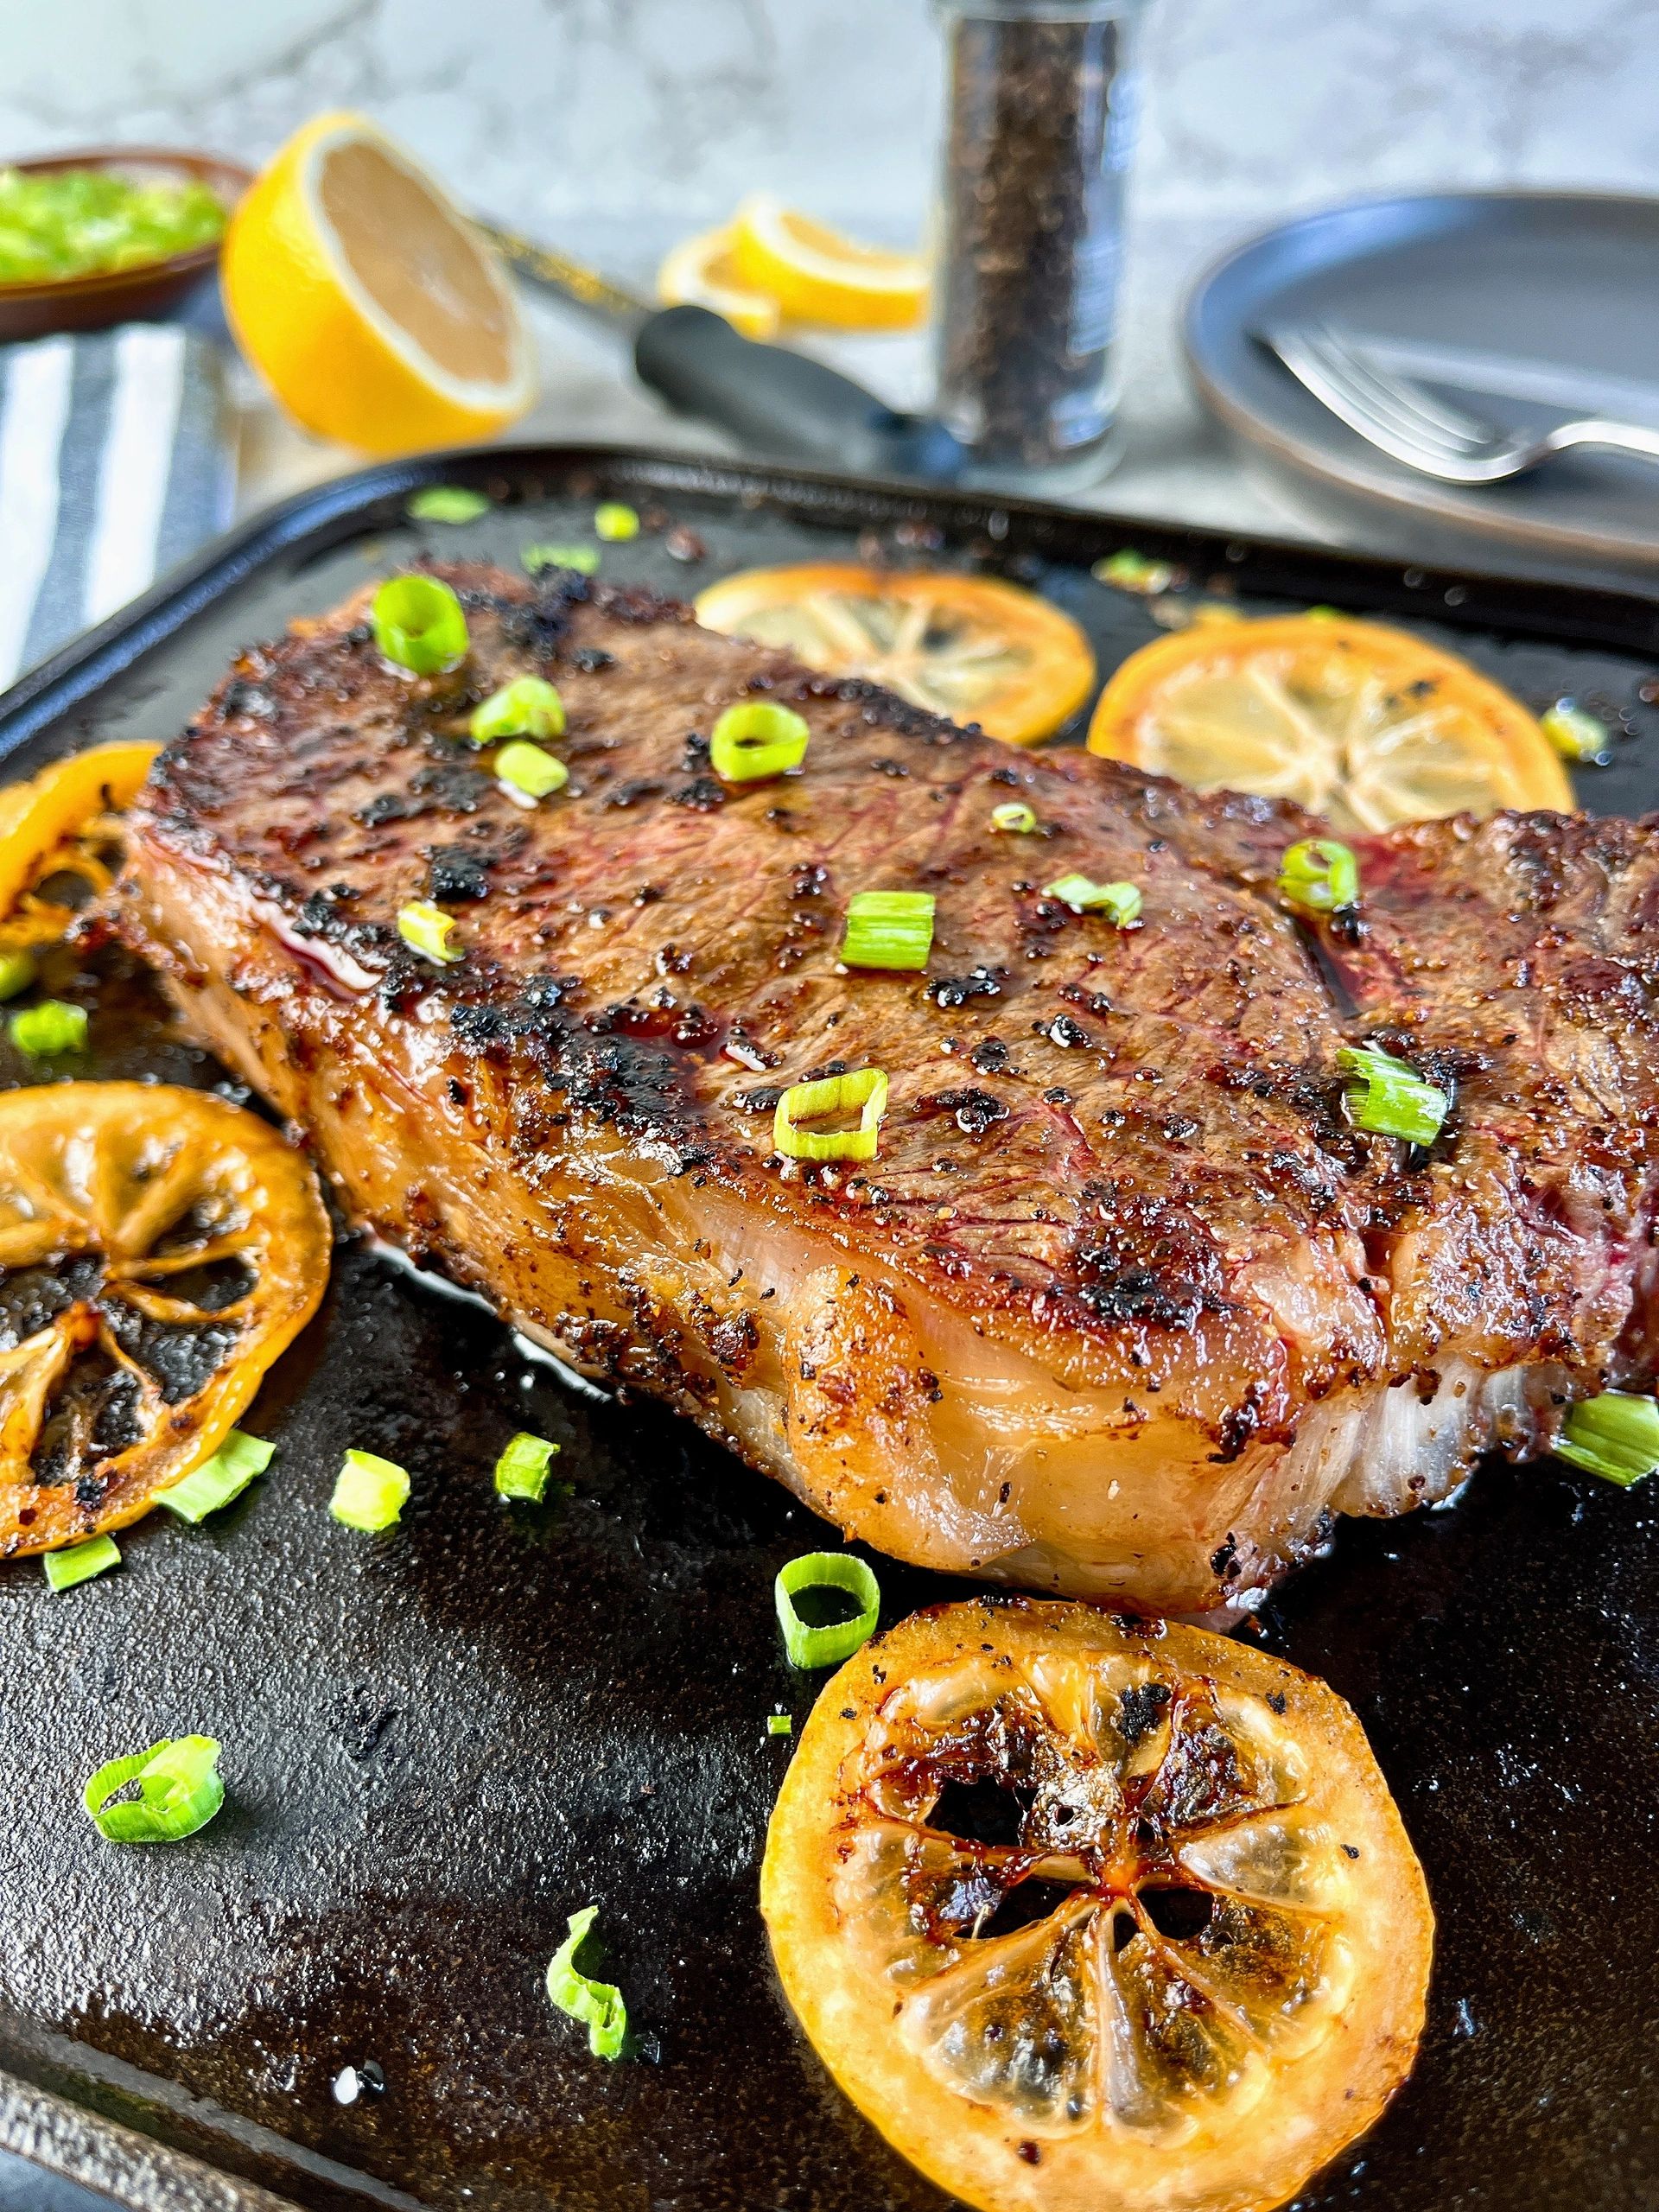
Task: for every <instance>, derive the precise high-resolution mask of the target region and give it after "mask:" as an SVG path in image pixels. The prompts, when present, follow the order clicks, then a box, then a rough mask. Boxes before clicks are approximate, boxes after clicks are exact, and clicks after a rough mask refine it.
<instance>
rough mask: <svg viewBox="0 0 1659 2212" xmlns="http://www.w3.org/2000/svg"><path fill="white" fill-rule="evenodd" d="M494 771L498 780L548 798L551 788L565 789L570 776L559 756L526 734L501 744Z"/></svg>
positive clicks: (514, 787)
mask: <svg viewBox="0 0 1659 2212" xmlns="http://www.w3.org/2000/svg"><path fill="white" fill-rule="evenodd" d="M495 772H496V776H497V779H498V780H499V781H500V782H501V783H504V784H506V785H510V786H511V787H512V790H514V791H523V792H524V796H525V797H526V798H546V797H547V796H548V794H549V793H550V791H563V789H564V786H565V785H567V784H568V783H569V780H570V771H569V769H568V768H567V767H566V766H565V765H564V763H563V760H555V759H554V758H553V755H552V754H551V753H546V752H543V749H542V747H540V746H539V745H532V744H531V741H530V740H529V739H528V738H527V737H515V738H514V739H513V741H512V744H511V745H504V746H503V747H502V748H501V750H500V751H499V753H497V754H496V756H495Z"/></svg>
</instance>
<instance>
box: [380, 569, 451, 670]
mask: <svg viewBox="0 0 1659 2212" xmlns="http://www.w3.org/2000/svg"><path fill="white" fill-rule="evenodd" d="M369 621H370V624H371V625H372V628H373V631H374V642H375V644H376V645H378V646H379V648H380V652H381V654H382V657H383V658H385V659H386V660H389V661H390V662H391V664H392V666H393V667H394V668H406V669H407V670H408V671H409V672H410V675H411V676H442V675H443V674H444V673H445V671H448V670H449V669H452V668H459V667H460V665H461V662H462V661H464V660H465V659H466V658H467V643H468V639H467V615H466V611H465V609H464V608H463V607H462V606H461V601H460V600H458V599H457V598H456V596H455V594H454V592H453V591H451V590H450V588H449V587H448V584H446V583H442V582H439V580H438V578H437V577H436V576H388V577H387V579H386V581H385V583H383V584H382V585H381V587H380V588H379V590H378V592H376V594H374V598H373V600H372V601H371V603H370V607H369Z"/></svg>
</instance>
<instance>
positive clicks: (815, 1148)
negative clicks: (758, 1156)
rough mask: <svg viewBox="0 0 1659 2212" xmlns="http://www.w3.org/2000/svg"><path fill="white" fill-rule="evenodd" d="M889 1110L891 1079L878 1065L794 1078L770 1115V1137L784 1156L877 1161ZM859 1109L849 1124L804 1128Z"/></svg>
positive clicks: (809, 1158)
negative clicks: (812, 1079) (807, 1080)
mask: <svg viewBox="0 0 1659 2212" xmlns="http://www.w3.org/2000/svg"><path fill="white" fill-rule="evenodd" d="M886 1112H887V1077H886V1075H885V1074H884V1073H883V1071H881V1070H880V1068H857V1069H855V1070H854V1071H853V1072H852V1073H851V1074H850V1075H827V1076H821V1077H819V1078H818V1079H817V1082H815V1083H791V1084H790V1086H789V1088H788V1090H786V1091H785V1093H784V1095H783V1096H782V1097H781V1098H780V1099H779V1101H778V1104H777V1108H776V1110H775V1111H774V1112H773V1115H772V1145H773V1147H774V1148H775V1149H776V1150H777V1151H779V1152H780V1153H782V1154H783V1155H784V1157H785V1160H874V1157H875V1147H876V1143H877V1140H878V1138H879V1136H880V1129H881V1116H883V1115H884V1114H885V1113H886ZM832 1114H856V1115H857V1116H858V1122H857V1125H856V1127H855V1128H850V1129H804V1128H801V1127H800V1126H799V1124H800V1123H801V1122H815V1121H823V1120H825V1119H826V1118H827V1117H828V1116H830V1115H832Z"/></svg>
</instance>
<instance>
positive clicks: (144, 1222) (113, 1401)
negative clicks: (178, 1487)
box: [0, 1083, 329, 1556]
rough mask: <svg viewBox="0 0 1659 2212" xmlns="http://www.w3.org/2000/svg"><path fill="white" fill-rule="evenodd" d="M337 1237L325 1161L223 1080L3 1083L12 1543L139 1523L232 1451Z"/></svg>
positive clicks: (7, 1510)
mask: <svg viewBox="0 0 1659 2212" xmlns="http://www.w3.org/2000/svg"><path fill="white" fill-rule="evenodd" d="M328 1248H329V1229H328V1217H327V1214H326V1213H325V1211H323V1205H322V1200H321V1197H320V1196H319V1195H318V1191H317V1184H316V1178H315V1176H314V1175H313V1173H312V1172H311V1169H310V1168H309V1166H308V1165H307V1164H306V1162H305V1161H304V1160H302V1158H301V1156H300V1155H299V1154H298V1153H296V1152H295V1151H293V1150H292V1149H291V1148H290V1147H289V1146H288V1145H286V1144H284V1143H283V1141H282V1139H281V1138H280V1137H279V1136H278V1135H277V1132H276V1131H275V1130H274V1129H272V1128H268V1127H267V1125H266V1124H265V1123H264V1122H262V1121H260V1120H259V1119H258V1118H257V1116H255V1115H252V1114H249V1113H245V1112H244V1111H243V1110H242V1109H241V1108H239V1107H237V1106H230V1105H227V1104H226V1103H225V1101H224V1100H223V1099H220V1098H215V1097H213V1096H210V1095H208V1094H207V1093H204V1092H202V1091H199V1090H175V1089H174V1088H172V1087H170V1086H168V1085H166V1084H145V1083H66V1084H48V1085H46V1086H44V1087H42V1088H41V1089H38V1090H11V1091H7V1092H5V1093H4V1094H3V1095H0V1556H10V1555H11V1554H15V1553H19V1552H44V1551H51V1550H54V1548H56V1547H57V1546H58V1545H60V1544H66V1543H72V1542H74V1541H78V1540H79V1538H81V1537H83V1536H88V1535H93V1534H94V1533H95V1532H97V1531H98V1530H100V1529H119V1528H122V1527H124V1525H125V1524H126V1523H127V1522H129V1521H136V1520H137V1518H138V1516H140V1514H142V1513H143V1512H145V1511H146V1510H148V1509H149V1504H150V1503H151V1500H152V1499H153V1497H154V1496H155V1493H156V1491H158V1490H161V1489H162V1488H164V1487H165V1486H166V1484H168V1483H170V1482H173V1481H175V1480H176V1479H177V1478H178V1477H179V1476H181V1475H182V1474H185V1473H187V1472H188V1470H189V1469H190V1468H191V1467H193V1466H194V1465H196V1464H197V1462H198V1461H200V1460H201V1459H206V1458H207V1456H208V1454H209V1453H210V1452H214V1451H216V1450H217V1449H218V1447H219V1445H220V1443H222V1442H223V1440H224V1439H225V1437H226V1434H227V1433H228V1432H229V1431H230V1429H231V1428H232V1426H233V1425H234V1423H235V1421H236V1419H237V1416H238V1414H240V1413H241V1412H242V1411H243V1409H244V1408H245V1406H246V1405H247V1404H248V1403H249V1402H250V1400H251V1398H252V1396H253V1394H254V1392H255V1391H256V1390H257V1389H258V1387H259V1382H260V1378H261V1376H263V1375H264V1371H265V1370H266V1369H267V1368H268V1367H269V1366H270V1363H271V1362H272V1360H274V1359H275V1358H276V1357H277V1354H278V1352H280V1351H282V1350H283V1347H284V1346H285V1345H286V1344H289V1342H290V1340H291V1339H292V1338H293V1337H294V1336H295V1335H296V1332H298V1331H299V1330H300V1329H301V1328H302V1327H303V1326H304V1325H305V1323H306V1322H307V1321H308V1319H310V1317H311V1315H312V1314H313V1313H315V1311H316V1306H317V1301H318V1300H319V1299H320V1298H321V1296H322V1291H323V1286H324V1284H325V1283H326V1281H327V1276H328Z"/></svg>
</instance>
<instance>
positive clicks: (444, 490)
mask: <svg viewBox="0 0 1659 2212" xmlns="http://www.w3.org/2000/svg"><path fill="white" fill-rule="evenodd" d="M492 504H493V502H492V501H490V500H488V499H486V498H485V496H484V494H483V493H481V492H468V491H467V490H465V489H464V488H463V487H462V486H461V485H459V484H429V485H428V486H427V487H426V489H425V491H423V492H416V493H411V495H410V498H409V499H408V500H407V501H406V502H405V504H404V513H405V514H406V515H407V516H408V517H409V518H410V521H411V522H476V521H477V520H478V518H479V517H480V515H486V514H488V512H490V508H491V505H492Z"/></svg>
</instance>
